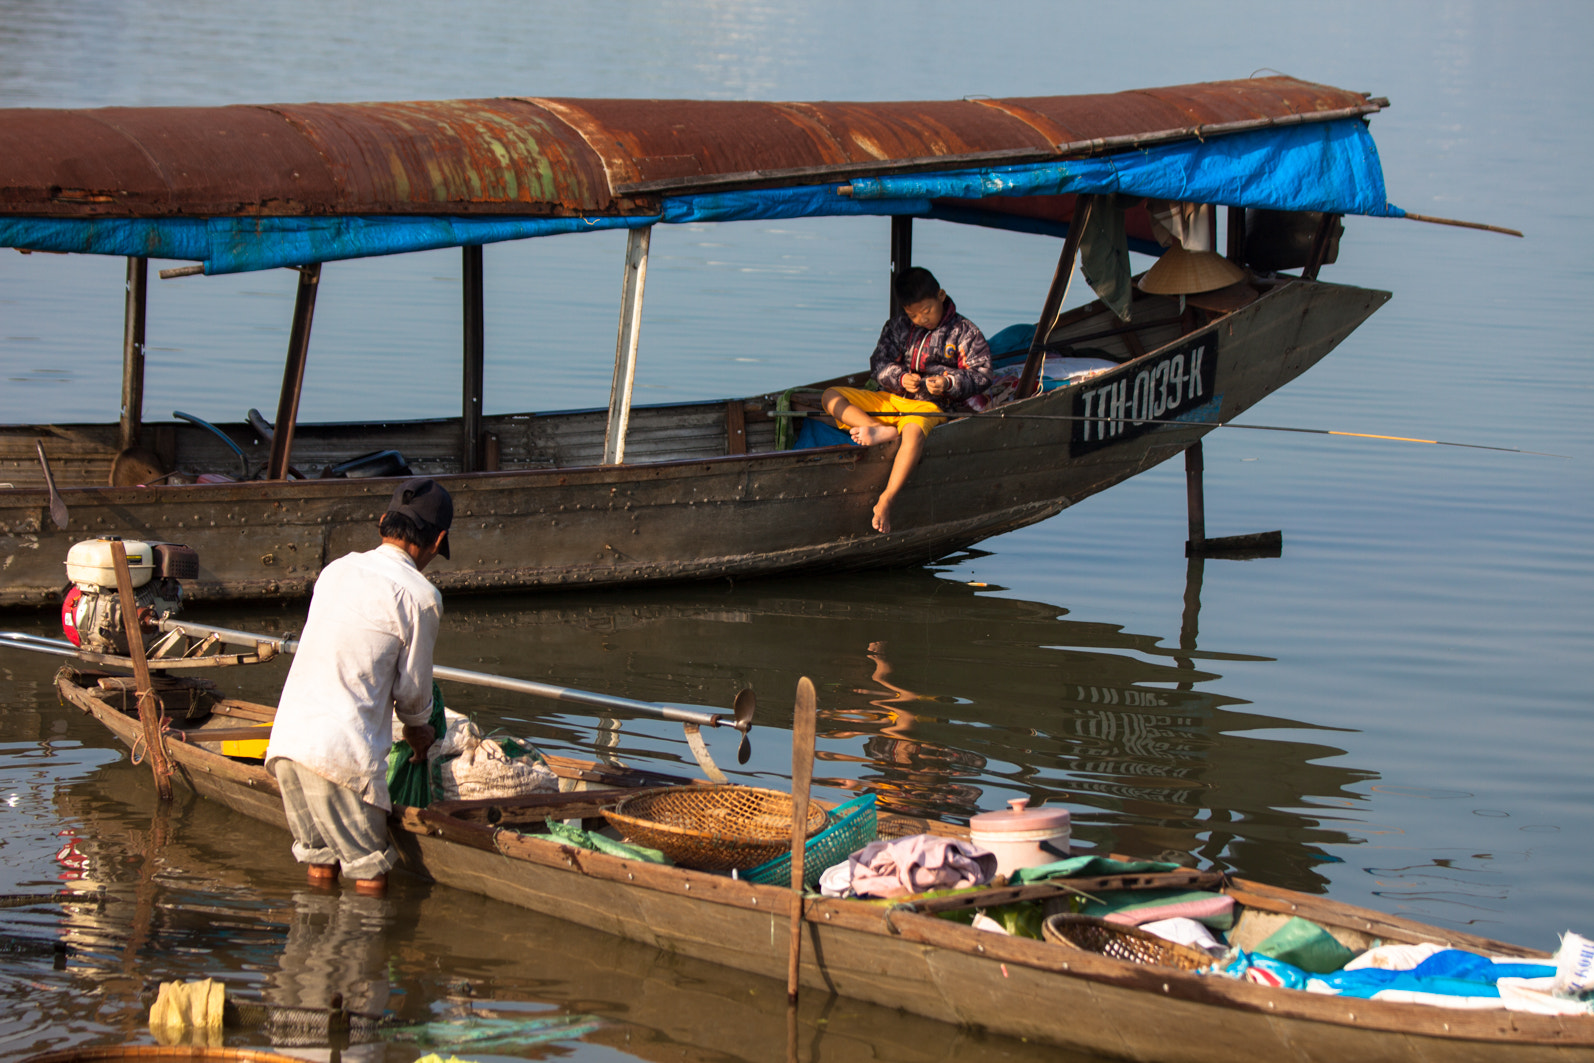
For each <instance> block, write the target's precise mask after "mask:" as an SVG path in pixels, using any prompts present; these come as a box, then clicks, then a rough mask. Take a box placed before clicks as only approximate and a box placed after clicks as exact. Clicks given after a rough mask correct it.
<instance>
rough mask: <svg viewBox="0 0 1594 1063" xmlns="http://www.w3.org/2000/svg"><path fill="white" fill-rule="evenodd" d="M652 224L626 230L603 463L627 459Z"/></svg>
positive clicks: (612, 463)
mask: <svg viewBox="0 0 1594 1063" xmlns="http://www.w3.org/2000/svg"><path fill="white" fill-rule="evenodd" d="M652 236H653V227H652V226H651V225H649V226H647V227H645V228H641V229H632V230H630V231H629V232H627V233H626V241H625V276H624V278H623V280H622V282H621V284H620V336H619V339H618V340H616V342H615V345H614V382H613V383H612V384H611V385H610V387H609V427H608V430H607V431H606V432H605V433H604V437H603V463H604V464H605V465H619V464H620V463H621V462H623V461H625V434H626V430H627V429H628V428H629V427H630V425H631V392H632V390H633V389H634V388H635V387H636V352H637V344H638V342H639V341H640V340H641V338H642V293H643V291H644V289H645V288H646V287H647V281H648V246H649V244H650V243H651V242H652Z"/></svg>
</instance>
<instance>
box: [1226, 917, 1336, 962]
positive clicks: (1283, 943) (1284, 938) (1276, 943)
mask: <svg viewBox="0 0 1594 1063" xmlns="http://www.w3.org/2000/svg"><path fill="white" fill-rule="evenodd" d="M1251 951H1252V952H1255V953H1257V954H1259V955H1262V956H1271V957H1273V958H1274V959H1275V960H1283V961H1284V962H1285V963H1290V964H1294V965H1295V966H1296V967H1299V968H1300V969H1301V970H1303V971H1310V972H1311V973H1312V974H1332V973H1334V972H1335V971H1337V970H1339V969H1340V968H1341V967H1343V966H1345V965H1346V964H1347V963H1349V962H1350V961H1351V960H1352V959H1353V958H1355V956H1356V952H1355V950H1354V949H1349V948H1346V947H1345V946H1344V945H1341V944H1340V943H1339V941H1338V940H1337V939H1336V938H1335V937H1334V935H1333V934H1330V933H1329V932H1328V931H1327V930H1324V929H1323V928H1322V927H1320V926H1318V925H1317V924H1316V923H1314V922H1312V921H1311V920H1309V919H1302V918H1301V917H1300V916H1298V915H1295V916H1291V917H1290V918H1289V920H1288V921H1287V922H1286V923H1285V924H1284V925H1283V926H1281V927H1279V928H1278V929H1277V930H1275V931H1273V933H1271V934H1269V935H1268V936H1267V938H1266V939H1265V940H1263V941H1262V943H1261V944H1259V945H1257V947H1256V948H1254V949H1252V950H1251Z"/></svg>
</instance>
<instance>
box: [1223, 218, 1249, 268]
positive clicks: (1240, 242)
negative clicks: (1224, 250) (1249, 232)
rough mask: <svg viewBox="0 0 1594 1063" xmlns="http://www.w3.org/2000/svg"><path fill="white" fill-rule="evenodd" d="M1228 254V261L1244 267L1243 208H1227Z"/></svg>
mask: <svg viewBox="0 0 1594 1063" xmlns="http://www.w3.org/2000/svg"><path fill="white" fill-rule="evenodd" d="M1227 210H1228V215H1229V248H1228V250H1229V253H1228V259H1229V261H1230V262H1233V263H1234V264H1235V265H1236V266H1243V265H1245V208H1244V207H1228V208H1227Z"/></svg>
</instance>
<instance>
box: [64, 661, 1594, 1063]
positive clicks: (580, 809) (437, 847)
mask: <svg viewBox="0 0 1594 1063" xmlns="http://www.w3.org/2000/svg"><path fill="white" fill-rule="evenodd" d="M97 680H98V676H97V675H96V674H94V673H90V672H84V671H79V670H75V669H70V668H69V669H63V670H62V672H61V673H60V675H59V677H58V679H57V687H58V690H59V691H60V693H61V696H62V697H63V698H64V699H65V700H67V701H68V702H70V703H71V704H73V705H76V706H77V707H78V708H80V709H82V710H83V711H85V712H87V713H89V714H91V715H92V716H94V717H95V718H96V719H97V720H99V721H100V722H101V723H103V724H104V725H105V726H106V727H107V728H109V729H110V731H111V732H112V733H113V734H114V735H115V736H116V737H117V738H118V739H120V740H121V741H122V742H123V743H124V744H126V745H128V746H129V747H131V746H133V745H134V744H135V743H137V742H139V741H140V737H139V736H140V734H141V731H140V725H139V722H138V721H137V719H136V718H135V717H133V716H131V715H129V714H128V713H127V711H125V709H124V707H123V705H122V702H124V701H131V700H132V699H130V698H128V697H127V695H126V693H125V684H124V685H122V686H118V685H117V684H115V683H113V684H111V689H109V690H108V689H102V687H101V686H100V685H99V684H98V681H97ZM273 715H274V713H273V710H272V709H270V708H269V707H267V706H261V705H252V704H249V703H245V702H239V701H233V700H225V699H224V700H220V701H218V702H217V703H216V704H215V705H214V706H213V715H212V717H211V719H210V720H209V721H207V722H206V723H204V724H202V725H201V726H200V727H198V728H195V729H191V730H189V731H188V732H187V734H186V737H187V740H186V741H181V742H178V741H173V742H170V743H169V748H170V755H171V760H172V763H173V768H174V773H175V777H176V779H177V780H178V781H179V782H180V783H182V784H183V785H186V786H188V787H190V788H191V789H193V790H194V791H196V792H197V793H199V794H200V795H202V796H204V797H208V798H211V799H214V800H216V801H219V802H221V803H222V804H224V805H226V806H227V807H229V808H231V809H233V810H235V811H237V812H240V813H242V814H244V815H246V816H249V817H251V818H253V819H256V820H259V821H261V822H263V823H267V824H271V825H275V826H277V827H284V826H285V822H284V820H283V816H282V807H281V802H280V798H279V796H278V793H277V789H276V784H275V780H274V779H273V778H272V777H271V775H270V774H269V773H267V772H266V771H265V769H264V768H263V767H262V766H261V765H260V764H259V763H257V762H255V763H251V762H243V761H239V760H235V759H231V758H229V757H226V756H223V755H221V754H220V753H218V752H212V751H210V750H209V749H206V748H204V747H205V745H207V744H210V745H214V744H215V743H212V742H207V739H206V731H207V730H209V731H211V732H212V733H213V734H217V737H219V733H218V732H219V731H222V730H227V731H229V732H232V733H235V732H236V730H237V728H238V726H239V724H240V723H243V722H254V723H267V722H269V721H270V720H271V718H272V717H273ZM550 764H551V766H553V767H554V769H555V771H556V772H557V773H558V774H559V775H560V776H561V777H562V778H563V779H566V780H569V781H570V783H571V785H579V786H584V787H586V789H582V790H580V791H578V792H572V793H562V794H557V795H552V794H550V795H538V796H533V797H526V798H519V799H515V800H508V801H479V802H461V803H455V804H452V805H440V806H436V807H433V808H431V809H415V808H403V809H399V810H397V811H396V812H395V815H394V816H393V819H392V825H393V828H394V834H395V837H396V838H397V839H398V842H399V847H400V850H401V852H402V853H403V858H404V862H405V866H406V867H407V868H408V869H409V870H411V871H413V872H415V873H416V874H418V875H422V876H425V877H427V878H430V879H433V880H435V881H437V882H440V883H443V884H446V885H450V886H455V887H458V888H461V889H465V890H469V891H472V892H475V893H479V894H483V895H486V896H489V897H493V898H496V899H498V900H501V901H505V902H508V903H510V904H514V905H518V906H520V907H523V908H527V909H530V910H533V911H537V912H541V913H545V914H547V915H550V916H554V917H556V918H559V919H563V920H566V921H569V922H572V923H576V924H580V925H582V926H586V927H591V928H594V929H597V930H601V931H604V932H607V933H610V934H614V935H617V936H619V937H624V938H629V939H632V940H635V941H640V942H644V943H646V944H650V945H653V946H656V947H657V948H660V949H663V950H666V951H669V952H673V953H678V954H681V955H685V956H690V957H694V958H699V959H705V960H710V961H712V962H715V963H718V964H721V965H724V966H727V967H731V968H734V969H737V970H742V971H748V972H753V973H757V974H760V975H765V976H769V977H774V978H779V977H781V976H782V974H783V973H784V972H785V969H786V963H787V955H786V942H787V940H788V935H787V932H786V928H787V926H788V924H789V920H790V917H791V906H792V905H793V904H794V903H795V894H794V893H793V892H792V891H790V890H788V889H783V888H780V887H776V886H765V885H756V884H753V883H750V882H747V881H741V880H736V879H733V878H730V877H727V876H722V875H714V874H706V873H703V872H697V871H690V870H684V869H680V868H672V867H660V866H657V865H653V864H644V863H639V862H636V861H630V860H624V859H620V858H618V857H613V856H606V855H603V854H599V853H593V852H589V851H586V850H579V849H575V848H572V847H569V846H565V845H561V844H558V843H556V842H554V841H552V840H550V839H549V838H547V837H546V836H543V837H538V835H537V830H538V829H539V828H538V827H537V825H538V824H541V823H542V822H543V821H544V819H545V818H547V817H549V816H557V817H558V818H562V819H576V818H583V819H586V818H595V817H597V816H598V815H599V813H600V810H601V808H602V807H603V806H604V805H605V804H606V803H612V802H613V801H615V800H617V799H618V798H619V797H620V796H623V795H624V794H626V793H628V792H633V791H634V788H636V787H641V786H655V785H659V784H661V783H666V782H670V781H674V782H680V781H682V780H670V779H668V778H667V777H664V776H660V775H656V774H653V773H650V772H646V771H636V770H629V769H617V768H613V767H606V766H602V765H596V764H591V763H586V762H581V761H575V760H569V759H561V758H550ZM610 788H614V789H610ZM926 829H928V830H933V831H940V832H952V833H957V828H955V827H950V826H946V825H942V824H934V823H928V822H925V821H922V820H910V819H907V818H905V817H893V816H886V817H883V820H882V831H883V832H885V833H914V832H917V831H922V830H926ZM1069 884H1070V885H1073V886H1075V887H1078V888H1084V889H1087V890H1091V889H1094V890H1101V889H1113V888H1123V887H1127V888H1136V887H1146V886H1157V885H1194V884H1199V885H1203V886H1206V887H1215V888H1221V889H1222V890H1223V891H1224V892H1226V893H1228V894H1230V895H1231V896H1233V897H1234V898H1235V900H1236V902H1237V903H1238V905H1239V906H1240V910H1241V915H1240V917H1239V920H1238V922H1237V924H1236V926H1235V929H1234V930H1233V932H1232V933H1231V935H1230V939H1231V941H1232V942H1234V943H1236V944H1240V945H1242V946H1244V945H1246V944H1248V943H1249V944H1254V943H1255V942H1257V941H1259V940H1261V938H1262V937H1265V936H1266V935H1267V934H1268V933H1270V932H1271V931H1272V930H1273V929H1276V928H1277V927H1278V926H1279V925H1280V924H1281V923H1282V922H1283V921H1284V920H1285V919H1287V918H1288V917H1290V916H1302V917H1304V918H1308V919H1311V920H1313V921H1315V922H1317V923H1318V924H1320V925H1322V926H1324V927H1325V928H1328V929H1330V930H1331V932H1332V933H1333V934H1334V935H1335V936H1336V937H1337V938H1339V939H1340V940H1341V941H1342V942H1344V943H1346V944H1348V945H1351V946H1352V947H1367V946H1369V945H1371V944H1373V943H1374V942H1379V943H1384V944H1393V943H1416V942H1424V941H1431V942H1437V943H1440V944H1444V945H1449V946H1453V947H1457V948H1464V949H1471V950H1475V951H1479V952H1484V953H1488V954H1493V955H1500V956H1518V957H1538V958H1542V957H1544V955H1545V954H1544V953H1542V952H1536V951H1533V950H1529V949H1523V948H1518V947H1516V946H1512V945H1507V944H1504V943H1502V942H1497V941H1491V940H1488V939H1486V938H1481V937H1477V936H1474V935H1470V934H1465V933H1459V932H1456V931H1450V930H1445V929H1441V928H1439V927H1434V926H1427V925H1424V924H1421V923H1417V922H1414V921H1411V920H1406V919H1399V918H1394V917H1390V916H1385V915H1381V914H1379V913H1377V912H1374V911H1370V910H1366V909H1361V908H1356V907H1352V906H1349V905H1344V904H1338V903H1335V902H1333V901H1330V900H1326V899H1324V898H1321V897H1315V896H1310V895H1307V894H1303V893H1297V892H1294V891H1290V890H1283V889H1278V888H1274V887H1270V886H1267V885H1264V884H1261V883H1257V882H1250V881H1244V880H1229V879H1226V878H1224V877H1223V876H1221V875H1216V874H1213V873H1205V872H1198V871H1188V872H1184V871H1180V872H1166V873H1157V874H1142V875H1137V876H1113V877H1111V878H1107V879H1101V878H1098V879H1088V880H1074V881H1073V882H1071V883H1069ZM1059 889H1060V887H1059V886H1055V885H1054V886H1046V885H1033V886H1027V887H1022V888H1020V889H1019V890H1018V891H1015V890H1014V889H1012V888H1006V887H1002V888H993V889H991V890H989V891H986V893H985V894H984V896H983V903H985V904H995V903H999V902H1000V901H1002V900H1004V899H1014V898H1017V897H1019V896H1025V897H1031V896H1039V895H1041V894H1042V893H1045V892H1046V891H1048V890H1059ZM1022 891H1028V892H1022ZM968 904H969V901H968V897H967V895H964V896H962V897H958V896H953V897H946V898H939V899H924V898H908V899H907V900H906V903H902V904H897V905H894V906H890V907H888V906H884V905H880V904H876V903H870V902H865V901H858V900H830V899H821V898H817V897H808V898H806V899H805V900H804V901H803V906H802V913H801V917H802V920H803V923H802V925H803V927H804V929H805V934H804V937H803V944H802V966H801V981H802V985H803V986H804V987H806V990H807V991H808V992H809V993H812V992H814V991H818V992H823V993H834V994H839V995H842V996H846V997H851V998H856V999H859V1000H864V1001H868V1002H871V1003H875V1004H881V1005H885V1006H888V1007H893V1008H897V1009H900V1010H902V1011H905V1012H908V1013H911V1014H915V1015H921V1016H925V1017H927V1018H931V1019H935V1020H939V1021H942V1022H947V1023H952V1024H956V1025H959V1026H966V1027H974V1028H980V1029H984V1030H987V1031H990V1032H993V1033H999V1034H1003V1035H1007V1036H1012V1037H1019V1038H1026V1039H1028V1040H1030V1041H1032V1042H1042V1043H1047V1044H1054V1045H1059V1046H1067V1047H1071V1048H1075V1049H1080V1050H1084V1051H1088V1052H1092V1053H1098V1054H1100V1055H1103V1056H1107V1057H1111V1058H1119V1059H1129V1060H1137V1061H1144V1063H1152V1061H1167V1063H1202V1061H1212V1063H1229V1061H1232V1060H1235V1059H1288V1060H1299V1061H1313V1060H1321V1061H1325V1063H1326V1061H1338V1060H1344V1059H1366V1060H1380V1061H1392V1060H1399V1061H1414V1063H1415V1061H1419V1060H1420V1061H1432V1060H1447V1061H1448V1060H1471V1061H1482V1060H1512V1061H1521V1060H1544V1061H1549V1060H1554V1061H1558V1063H1564V1061H1571V1060H1583V1061H1586V1060H1594V1016H1590V1015H1578V1016H1547V1015H1534V1014H1524V1013H1520V1012H1510V1011H1505V1010H1459V1009H1450V1008H1439V1007H1430V1006H1426V1005H1421V1004H1407V1003H1392V1002H1384V1001H1373V1000H1352V999H1348V998H1340V997H1332V996H1320V995H1316V994H1311V993H1306V992H1301V991H1295V990H1288V989H1279V988H1270V987H1266V986H1262V985H1256V984H1252V983H1250V982H1245V981H1236V980H1231V979H1227V978H1222V977H1215V976H1210V975H1200V974H1195V973H1190V972H1188V971H1184V970H1180V969H1176V968H1173V967H1164V966H1157V965H1150V964H1147V965H1141V964H1136V963H1133V962H1130V961H1126V960H1115V959H1110V958H1108V957H1105V956H1102V955H1099V954H1096V953H1093V952H1089V951H1082V950H1076V949H1070V948H1065V947H1063V946H1060V945H1054V944H1050V943H1046V942H1040V941H1034V940H1029V939H1024V938H1016V937H1006V936H1002V935H997V934H992V933H988V932H985V931H981V930H976V929H974V928H972V927H970V926H967V925H964V924H962V923H958V922H953V921H950V920H947V919H943V918H940V917H939V915H938V914H937V913H938V912H939V911H941V910H944V909H949V908H951V907H955V906H965V907H966V906H967V905H968Z"/></svg>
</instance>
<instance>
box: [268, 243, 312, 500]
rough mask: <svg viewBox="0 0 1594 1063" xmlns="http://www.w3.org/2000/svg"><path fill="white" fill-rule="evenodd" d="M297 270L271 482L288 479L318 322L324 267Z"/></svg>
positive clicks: (308, 267) (272, 444)
mask: <svg viewBox="0 0 1594 1063" xmlns="http://www.w3.org/2000/svg"><path fill="white" fill-rule="evenodd" d="M297 268H298V270H299V291H298V294H297V295H296V296H295V297H294V300H293V328H292V330H291V331H290V332H289V333H288V362H287V364H286V365H284V366H283V369H282V394H281V395H280V396H279V397H278V398H277V419H276V421H275V422H273V434H272V436H271V464H270V465H269V466H268V467H267V470H266V478H267V479H268V480H281V479H284V478H286V477H287V475H288V455H289V454H290V453H291V452H292V451H293V426H294V424H295V423H296V422H297V421H298V420H299V393H300V392H301V391H302V390H303V389H304V362H305V356H306V355H307V354H308V353H309V351H310V323H311V321H312V320H313V319H314V318H315V296H316V290H317V289H318V288H320V286H321V263H319V262H314V263H311V264H310V265H308V266H299V267H297Z"/></svg>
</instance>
